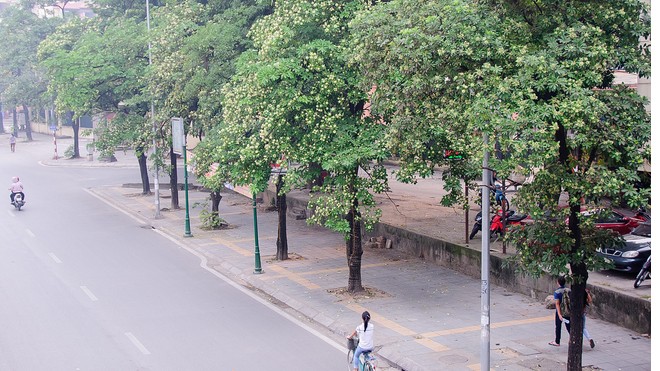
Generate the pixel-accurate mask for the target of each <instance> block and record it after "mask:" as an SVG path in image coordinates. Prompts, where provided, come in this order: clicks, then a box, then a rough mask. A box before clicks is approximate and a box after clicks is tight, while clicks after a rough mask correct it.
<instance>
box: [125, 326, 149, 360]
mask: <svg viewBox="0 0 660 371" xmlns="http://www.w3.org/2000/svg"><path fill="white" fill-rule="evenodd" d="M124 335H126V337H127V338H128V340H130V341H131V343H133V345H135V347H136V348H138V350H139V351H140V352H142V354H144V355H145V356H146V355H149V354H151V352H150V351H149V350H148V349H147V348H146V347H145V346H144V345H143V344H142V343H141V342H140V340H138V338H136V337H135V335H133V334H132V333H130V332H124Z"/></svg>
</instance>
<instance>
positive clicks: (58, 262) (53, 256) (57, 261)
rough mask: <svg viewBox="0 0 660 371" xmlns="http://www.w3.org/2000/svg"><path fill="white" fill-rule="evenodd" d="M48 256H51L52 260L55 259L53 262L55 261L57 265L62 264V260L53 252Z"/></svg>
mask: <svg viewBox="0 0 660 371" xmlns="http://www.w3.org/2000/svg"><path fill="white" fill-rule="evenodd" d="M48 256H50V257H51V258H53V260H55V263H57V264H62V261H61V260H60V258H58V257H57V256H56V255H55V254H53V253H52V252H49V253H48Z"/></svg>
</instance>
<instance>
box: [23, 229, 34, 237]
mask: <svg viewBox="0 0 660 371" xmlns="http://www.w3.org/2000/svg"><path fill="white" fill-rule="evenodd" d="M25 232H26V233H27V234H29V235H30V237H35V235H34V233H33V232H32V231H31V230H29V229H25Z"/></svg>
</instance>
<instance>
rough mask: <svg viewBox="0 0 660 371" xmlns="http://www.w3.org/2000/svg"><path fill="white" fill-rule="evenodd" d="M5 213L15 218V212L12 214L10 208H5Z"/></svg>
mask: <svg viewBox="0 0 660 371" xmlns="http://www.w3.org/2000/svg"><path fill="white" fill-rule="evenodd" d="M7 214H9V215H11V216H12V218H15V217H16V214H14V213H13V212H11V211H10V210H7Z"/></svg>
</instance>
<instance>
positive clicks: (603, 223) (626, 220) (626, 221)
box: [582, 210, 644, 235]
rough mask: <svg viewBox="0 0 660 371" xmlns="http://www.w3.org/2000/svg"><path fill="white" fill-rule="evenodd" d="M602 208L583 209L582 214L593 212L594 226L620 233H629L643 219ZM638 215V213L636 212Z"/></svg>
mask: <svg viewBox="0 0 660 371" xmlns="http://www.w3.org/2000/svg"><path fill="white" fill-rule="evenodd" d="M601 211H602V210H589V211H583V212H582V214H583V215H589V214H595V213H597V214H598V215H597V217H596V227H598V228H603V229H611V230H613V231H616V232H619V234H621V235H625V234H628V233H631V232H632V230H633V229H635V227H637V226H638V225H639V224H640V223H642V222H643V221H644V220H643V219H642V218H641V217H638V216H637V215H636V216H635V217H627V216H625V215H623V214H621V213H620V212H618V211H614V210H612V211H610V212H601ZM638 215H639V213H638Z"/></svg>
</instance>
